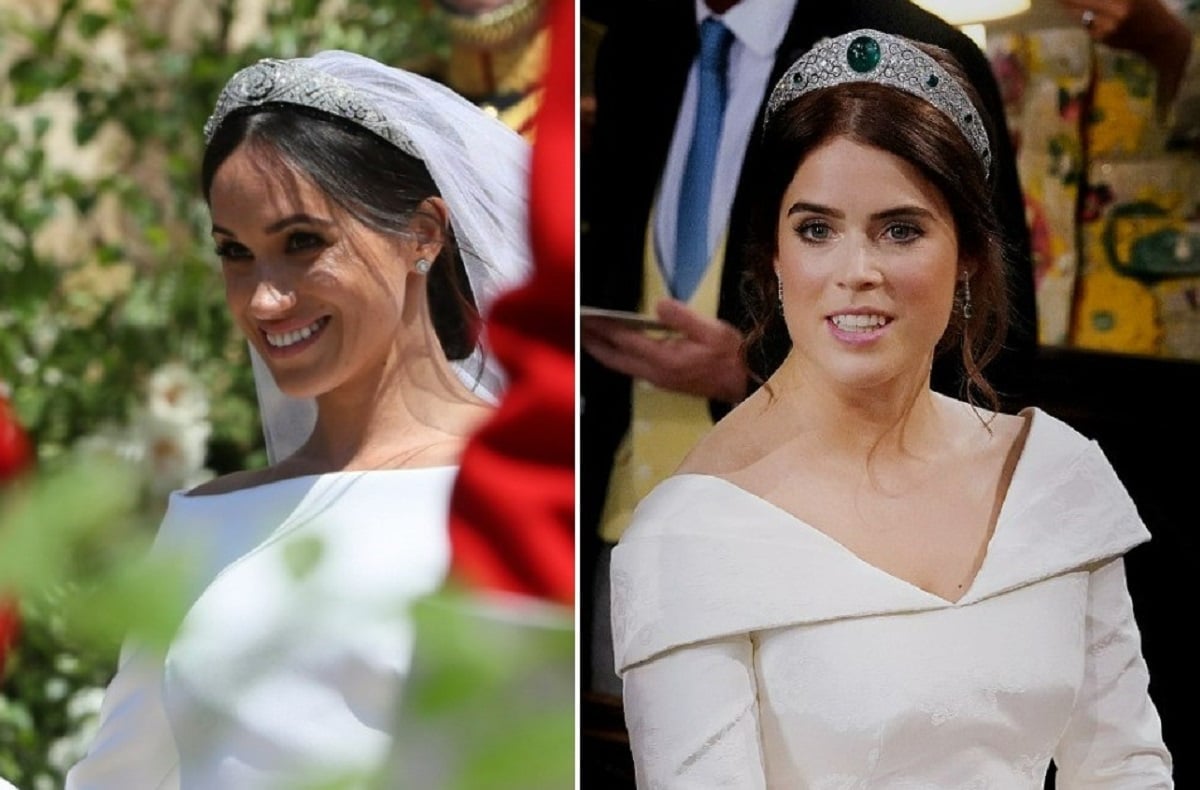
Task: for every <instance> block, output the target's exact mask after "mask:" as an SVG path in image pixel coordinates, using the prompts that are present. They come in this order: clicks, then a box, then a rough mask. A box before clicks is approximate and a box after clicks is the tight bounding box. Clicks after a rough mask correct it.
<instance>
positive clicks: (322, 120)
mask: <svg viewBox="0 0 1200 790" xmlns="http://www.w3.org/2000/svg"><path fill="white" fill-rule="evenodd" d="M244 142H250V143H252V144H255V145H265V146H266V147H267V148H268V149H270V150H271V151H273V152H274V153H277V154H278V155H279V156H281V157H282V158H283V160H284V161H286V162H288V163H290V164H291V165H293V166H295V167H297V168H299V170H300V171H301V172H303V173H305V174H306V175H307V176H308V177H309V178H311V179H312V181H313V183H314V184H316V185H317V187H318V188H319V189H320V190H321V191H322V192H324V193H325V194H326V195H327V196H329V197H330V198H331V199H332V200H333V201H334V202H335V203H337V204H338V205H339V206H341V208H342V209H343V210H345V211H346V212H347V213H349V214H350V215H351V216H353V217H354V218H355V219H357V220H358V221H359V222H361V223H363V224H364V225H366V226H367V227H369V228H372V229H374V230H376V231H379V232H381V233H402V232H404V231H406V230H407V229H408V226H409V222H410V220H411V219H412V216H413V214H414V213H415V212H416V211H418V209H419V207H420V205H421V203H422V202H423V201H424V200H425V199H426V198H430V197H440V194H439V192H438V188H437V184H436V183H435V182H434V180H433V176H431V175H430V173H429V169H428V168H427V167H426V166H425V163H424V162H422V161H421V160H419V159H417V158H416V157H414V156H410V155H409V154H407V153H405V152H403V151H401V150H400V149H399V148H397V147H396V146H395V145H393V144H391V143H389V142H388V141H386V140H384V139H383V138H382V137H379V136H377V135H376V134H374V133H373V132H370V131H368V130H366V129H363V128H362V127H360V126H357V125H356V124H353V123H350V122H349V121H345V120H342V119H341V118H337V117H334V116H332V115H328V114H326V113H323V112H320V111H318V110H310V109H308V108H302V107H297V106H293V105H272V104H266V105H262V106H259V107H253V108H248V109H246V110H244V111H241V112H237V113H232V114H230V115H229V116H228V117H227V118H226V119H225V121H224V122H223V123H222V124H221V126H220V128H219V129H217V132H216V134H214V135H213V138H212V140H211V141H210V142H209V144H208V147H207V148H206V149H205V151H204V162H203V165H202V167H201V188H202V189H203V192H204V199H205V200H208V199H209V193H210V191H211V189H212V182H213V178H214V177H215V176H216V172H217V169H218V168H219V167H220V166H221V164H222V163H223V162H224V161H225V160H226V159H227V158H228V157H229V155H230V154H232V153H233V152H234V151H235V150H236V149H237V148H238V147H239V146H240V145H242V143H244ZM443 230H444V233H443V243H442V250H441V252H440V253H439V254H438V257H437V259H436V260H435V261H433V267H432V268H431V269H430V270H429V274H428V276H427V282H426V293H427V296H428V299H429V315H430V319H431V321H432V322H433V328H434V331H435V332H436V333H437V337H438V341H439V342H440V344H441V346H442V350H443V352H444V353H445V354H446V358H447V359H450V360H457V359H464V358H466V357H467V356H468V355H469V354H470V353H471V351H472V349H473V348H474V347H475V341H476V335H477V327H478V322H479V315H478V312H477V310H476V307H475V300H474V295H473V294H472V293H471V287H470V281H469V280H468V278H467V274H466V270H465V268H464V266H463V261H462V256H461V255H460V254H459V252H458V247H457V245H456V244H455V243H454V236H453V232H452V230H451V228H449V227H446V228H444V229H443Z"/></svg>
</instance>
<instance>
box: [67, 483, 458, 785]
mask: <svg viewBox="0 0 1200 790" xmlns="http://www.w3.org/2000/svg"><path fill="white" fill-rule="evenodd" d="M456 472H457V468H456V467H437V468H428V469H408V470H390V471H370V472H340V473H334V474H326V475H319V476H308V477H300V478H294V479H289V480H283V481H278V482H274V483H269V484H265V485H261V486H257V487H253V488H248V489H244V490H240V491H235V492H231V493H226V494H218V495H211V496H199V497H193V496H186V495H184V494H182V493H176V494H173V495H172V496H171V499H170V503H169V507H168V509H167V514H166V517H165V519H164V521H163V525H162V527H161V529H160V533H159V537H158V540H157V542H156V545H155V551H156V552H172V551H182V552H183V554H184V556H187V557H191V558H197V559H198V561H199V566H198V568H197V569H196V574H195V576H194V578H191V579H189V583H190V584H191V585H192V586H191V592H192V594H193V596H194V603H193V604H192V606H191V608H190V609H189V611H188V613H187V615H186V617H185V619H184V621H183V624H182V626H181V629H180V631H179V633H178V635H177V637H176V638H175V639H174V640H173V642H172V643H171V646H170V648H169V650H168V651H167V654H166V656H165V660H164V659H163V658H161V657H159V656H156V655H154V654H152V653H150V652H149V651H147V650H144V649H140V648H138V647H136V646H132V645H130V646H126V648H125V650H124V651H123V653H122V658H121V662H120V666H119V669H118V671H117V674H116V676H115V678H114V679H113V681H112V683H111V685H110V686H109V688H108V690H107V693H106V695H105V698H104V703H103V708H102V710H101V714H100V716H101V721H100V727H99V733H98V735H97V737H96V739H95V741H94V742H93V744H92V746H91V749H90V750H89V752H88V754H87V756H86V757H85V758H84V759H83V760H82V761H81V762H80V763H79V764H77V765H76V766H75V767H74V768H73V769H72V770H71V772H70V774H69V775H68V778H67V783H66V787H67V790H217V789H218V788H219V790H265V789H267V788H288V789H289V790H294V789H295V788H302V787H308V786H312V784H313V783H318V782H320V781H321V780H322V779H325V778H330V777H338V776H347V775H355V774H359V775H362V774H363V773H369V772H373V771H377V770H378V769H379V768H380V767H381V766H382V765H383V764H384V762H385V760H386V759H387V756H388V750H389V748H390V746H391V743H390V736H389V732H390V731H391V729H392V727H393V725H394V722H395V716H396V712H397V701H398V693H399V691H400V687H401V684H402V681H403V679H404V677H405V674H406V672H407V671H408V668H409V662H410V660H411V656H412V650H413V645H412V640H413V633H412V623H411V621H410V620H409V619H408V617H407V614H406V605H407V604H409V603H411V602H412V601H414V600H415V599H417V598H419V597H421V596H424V595H426V594H428V593H431V592H433V591H435V590H437V589H438V588H439V587H440V586H441V585H442V583H443V581H444V579H445V576H446V572H447V568H448V564H449V557H450V550H449V539H448V534H447V523H448V513H449V501H450V492H451V488H452V486H453V481H454V479H455V475H456Z"/></svg>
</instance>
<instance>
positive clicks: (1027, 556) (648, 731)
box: [612, 410, 1172, 790]
mask: <svg viewBox="0 0 1200 790" xmlns="http://www.w3.org/2000/svg"><path fill="white" fill-rule="evenodd" d="M1032 420H1033V423H1032V425H1031V427H1030V430H1029V435H1028V438H1027V441H1026V445H1025V448H1024V450H1023V452H1022V454H1021V458H1020V460H1019V462H1018V464H1017V467H1016V470H1015V472H1014V475H1013V478H1012V482H1011V484H1010V487H1009V490H1008V492H1007V494H1006V497H1005V500H1004V503H1003V506H1002V509H1001V512H1000V515H999V518H998V521H997V524H996V527H995V531H994V533H993V536H992V538H991V541H990V543H989V544H988V548H987V553H986V557H985V559H984V561H983V564H982V566H981V568H980V570H979V573H978V575H977V576H976V578H975V580H974V582H973V583H972V584H971V586H970V588H969V589H968V590H967V592H966V594H965V595H964V596H963V597H962V598H961V599H960V600H959V601H958V602H956V603H951V602H949V601H946V600H944V599H942V598H939V597H938V596H936V595H933V594H931V593H928V592H926V591H924V590H922V589H919V588H917V587H915V586H913V585H912V584H909V583H908V582H905V581H903V580H901V579H898V578H896V577H894V576H891V575H889V574H888V573H885V572H884V571H882V570H880V569H878V568H876V567H874V566H872V565H869V564H868V563H866V562H865V561H863V560H861V559H859V558H858V557H857V556H856V555H854V554H853V553H851V552H850V551H849V550H848V549H846V548H845V547H844V546H842V545H841V544H839V543H837V542H836V541H834V540H833V539H831V538H830V537H828V536H827V535H825V534H824V533H822V532H820V531H819V530H818V529H816V528H815V527H813V526H811V525H809V524H806V523H804V522H802V521H800V520H798V519H797V518H795V517H794V516H792V515H791V514H789V513H788V512H786V511H784V510H781V509H780V508H777V507H776V506H774V505H772V504H770V503H768V502H767V501H765V500H763V499H761V498H758V497H756V496H754V495H752V494H750V493H748V492H746V491H745V490H743V489H741V488H739V487H737V486H735V485H733V484H732V483H730V482H727V481H725V480H722V479H719V478H716V477H709V476H703V475H680V476H677V477H673V478H670V479H668V480H667V481H665V482H664V483H662V484H661V485H660V486H659V487H658V488H657V489H655V491H654V492H652V493H651V494H650V496H649V497H647V498H646V499H645V500H644V501H643V503H642V504H641V506H640V507H639V509H638V511H637V513H636V516H635V519H634V523H633V525H632V526H631V527H630V529H629V530H628V531H627V532H626V533H625V535H624V537H623V538H622V540H621V543H620V544H619V545H618V546H617V548H616V549H615V550H614V553H613V572H612V586H613V628H614V644H615V647H616V665H617V670H618V672H619V673H621V674H622V676H623V678H624V702H625V714H626V720H627V724H628V727H629V731H630V737H631V740H632V746H633V753H634V758H635V762H636V767H637V776H638V786H639V788H643V790H652V789H654V788H719V787H728V788H738V789H739V790H754V789H755V788H788V789H789V790H793V789H794V790H800V789H801V788H804V789H808V790H858V789H860V788H889V789H893V788H894V789H896V790H899V789H900V788H903V789H904V790H917V789H918V788H920V789H921V790H935V789H936V790H946V789H947V788H955V790H968V789H971V790H979V789H982V788H994V789H995V790H1020V789H1021V788H1027V790H1040V788H1041V787H1042V784H1043V780H1044V778H1045V775H1046V771H1047V767H1048V764H1049V762H1050V760H1051V759H1052V758H1053V759H1054V761H1055V763H1056V765H1057V767H1058V776H1057V783H1058V784H1057V786H1058V787H1059V788H1084V787H1086V788H1123V789H1124V790H1134V789H1136V790H1149V789H1150V788H1170V787H1172V780H1171V757H1170V755H1169V754H1168V753H1167V750H1166V748H1165V747H1164V745H1163V742H1162V736H1161V726H1160V722H1159V718H1158V714H1157V711H1156V710H1155V708H1154V706H1153V704H1152V702H1151V700H1150V697H1149V694H1148V675H1147V669H1146V665H1145V663H1144V661H1143V660H1142V656H1141V649H1140V636H1139V633H1138V629H1137V625H1136V623H1135V621H1134V616H1133V608H1132V604H1131V601H1130V597H1129V594H1128V592H1127V589H1126V585H1125V575H1124V564H1123V560H1122V559H1121V558H1122V555H1123V554H1124V553H1125V552H1126V551H1128V550H1129V549H1130V548H1132V547H1133V546H1135V545H1137V544H1139V543H1141V542H1143V541H1145V540H1147V539H1148V538H1149V535H1148V533H1147V531H1146V529H1145V527H1144V525H1143V524H1142V521H1141V519H1140V518H1139V516H1138V514H1137V511H1136V508H1135V506H1134V504H1133V502H1132V501H1131V500H1130V498H1129V496H1128V494H1127V493H1126V491H1125V489H1124V487H1123V486H1122V484H1121V483H1120V481H1119V480H1118V479H1117V477H1116V475H1115V473H1114V472H1113V470H1112V468H1111V466H1110V465H1109V464H1108V461H1107V460H1106V459H1105V457H1104V455H1103V453H1102V451H1101V450H1100V448H1099V447H1098V446H1097V445H1096V444H1095V443H1093V442H1089V441H1088V440H1087V439H1085V438H1084V437H1082V436H1081V435H1079V434H1078V433H1076V432H1075V431H1074V430H1073V429H1072V428H1070V427H1069V426H1067V425H1066V424H1065V423H1062V422H1061V421H1059V420H1057V419H1055V418H1053V417H1051V416H1049V415H1048V414H1045V413H1044V412H1040V411H1036V410H1034V413H1033V415H1032Z"/></svg>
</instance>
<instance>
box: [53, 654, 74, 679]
mask: <svg viewBox="0 0 1200 790" xmlns="http://www.w3.org/2000/svg"><path fill="white" fill-rule="evenodd" d="M54 668H55V670H57V671H58V672H60V673H62V674H64V675H74V674H75V673H76V672H77V671H78V670H79V659H78V658H77V657H76V656H73V655H71V654H70V653H59V654H58V658H56V659H54Z"/></svg>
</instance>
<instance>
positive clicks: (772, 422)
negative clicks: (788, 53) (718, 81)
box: [612, 30, 1172, 790]
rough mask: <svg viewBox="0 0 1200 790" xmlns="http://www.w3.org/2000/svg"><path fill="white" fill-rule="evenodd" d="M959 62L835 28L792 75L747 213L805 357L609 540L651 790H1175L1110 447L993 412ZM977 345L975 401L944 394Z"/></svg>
mask: <svg viewBox="0 0 1200 790" xmlns="http://www.w3.org/2000/svg"><path fill="white" fill-rule="evenodd" d="M966 86H967V83H966V82H965V80H962V79H959V78H958V71H957V69H956V67H955V65H954V63H953V62H952V60H950V58H949V56H948V55H946V54H945V53H943V52H941V51H939V50H936V49H934V48H929V47H924V46H918V45H915V44H914V43H913V42H910V41H907V40H905V39H900V38H897V37H893V36H889V35H886V34H883V33H879V32H877V31H869V30H864V31H856V32H853V33H849V34H846V35H844V36H840V37H838V38H836V39H830V40H825V41H823V42H821V43H819V44H818V45H816V46H815V47H814V48H813V50H812V51H811V52H809V53H808V54H806V55H805V56H803V57H802V58H800V59H799V60H798V61H797V62H796V63H795V64H793V66H792V67H791V69H790V70H789V71H788V73H787V74H785V76H784V77H783V78H782V79H781V80H780V82H779V83H778V84H777V86H776V87H775V89H774V92H773V94H772V97H771V99H770V102H769V104H768V111H767V119H766V122H765V128H764V131H763V141H762V144H763V146H764V156H763V157H762V160H763V162H765V163H766V166H765V169H764V171H763V172H761V173H759V174H758V175H759V179H760V180H759V182H758V183H759V184H760V189H759V190H758V192H757V199H758V200H759V201H760V205H759V206H758V211H757V214H755V215H754V216H755V220H754V221H755V222H756V224H755V226H754V227H753V228H752V230H751V234H750V236H751V239H752V241H753V243H754V250H755V253H756V255H755V257H756V259H757V266H758V268H757V270H756V271H755V273H754V286H755V287H756V288H757V291H758V295H759V297H760V299H759V301H760V303H761V308H762V309H761V310H760V326H759V330H760V331H759V332H758V333H757V335H754V334H752V336H751V341H750V342H753V340H754V337H755V336H761V329H762V325H763V324H765V323H766V322H769V321H773V320H783V321H785V323H786V326H787V330H788V333H789V334H790V336H791V339H792V349H791V352H790V354H789V356H788V357H787V360H786V361H785V362H784V364H783V365H782V366H781V367H780V368H779V370H778V371H777V372H776V373H775V374H774V375H773V376H771V378H770V379H768V380H767V381H766V382H765V383H764V385H763V387H762V388H761V389H759V390H758V392H756V393H755V394H754V395H752V396H751V397H750V398H748V399H747V400H746V401H745V402H744V403H743V404H742V405H741V406H739V407H738V408H737V409H735V410H734V411H733V412H732V413H730V415H729V416H728V417H727V418H725V419H724V420H723V421H721V422H720V423H719V424H718V425H717V426H716V427H715V428H714V429H713V430H712V432H711V433H710V434H709V435H708V436H707V437H706V438H705V439H703V440H702V441H701V442H700V444H699V445H698V446H697V447H696V448H695V449H694V451H693V452H692V453H691V455H690V456H689V458H688V459H687V460H686V461H685V462H684V464H683V466H682V468H681V469H680V470H679V471H678V472H677V474H676V475H675V476H673V477H671V478H669V479H668V480H666V481H665V482H664V483H662V484H661V485H660V486H659V487H658V488H657V489H655V490H654V491H653V492H652V493H651V494H650V495H649V496H648V497H647V498H646V499H645V500H644V501H643V502H642V503H641V505H640V507H639V508H638V511H637V515H636V517H635V520H634V523H633V525H632V526H631V527H630V529H629V531H628V532H627V533H626V534H625V536H624V538H623V539H622V541H621V543H620V545H619V546H618V547H617V548H616V550H615V552H614V555H613V571H612V587H613V629H614V643H615V645H616V663H617V670H618V672H619V673H620V674H621V675H622V677H623V679H624V703H625V712H626V719H627V723H628V727H629V731H630V737H631V742H632V746H633V753H634V758H635V762H636V767H637V776H638V784H639V787H642V788H711V787H737V788H740V789H744V790H753V788H767V787H769V788H839V790H847V789H849V788H940V789H944V788H998V789H1003V790H1017V788H1025V789H1026V790H1036V789H1040V788H1041V787H1042V786H1043V781H1044V779H1045V777H1046V774H1047V771H1048V767H1049V764H1050V762H1051V760H1053V761H1054V763H1055V764H1056V767H1057V782H1058V787H1060V788H1061V787H1066V788H1074V787H1088V788H1099V787H1105V788H1139V790H1144V789H1145V788H1169V787H1171V786H1172V780H1171V758H1170V755H1169V754H1168V752H1167V750H1166V748H1165V747H1164V745H1163V741H1162V737H1161V732H1160V723H1159V719H1158V716H1157V713H1156V711H1155V708H1154V706H1153V704H1152V702H1151V700H1150V697H1149V693H1148V673H1147V668H1146V665H1145V663H1144V661H1143V660H1142V656H1141V652H1140V644H1139V634H1138V630H1137V626H1136V624H1135V621H1134V617H1133V609H1132V603H1131V601H1130V597H1129V595H1128V592H1127V589H1126V585H1125V575H1124V567H1123V560H1122V555H1123V554H1124V553H1125V552H1126V551H1128V550H1129V549H1130V548H1132V547H1133V546H1135V545H1137V544H1139V543H1141V542H1143V541H1145V540H1146V539H1148V535H1147V532H1146V530H1145V527H1144V526H1143V524H1142V522H1141V520H1140V518H1139V517H1138V514H1137V511H1136V509H1135V507H1134V505H1133V503H1132V502H1131V501H1130V499H1129V497H1128V495H1127V494H1126V492H1125V489H1124V487H1123V486H1122V485H1121V483H1120V481H1119V480H1118V479H1117V478H1116V476H1115V474H1114V473H1113V471H1112V469H1111V467H1110V466H1109V464H1108V462H1107V461H1106V460H1105V458H1104V455H1103V453H1102V452H1101V451H1100V449H1099V448H1098V447H1097V445H1095V444H1094V443H1093V442H1090V441H1088V440H1087V439H1085V438H1084V437H1082V436H1080V435H1079V434H1078V433H1076V432H1075V431H1074V430H1073V429H1071V428H1070V427H1068V426H1067V425H1066V424H1064V423H1063V422H1061V421H1059V420H1057V419H1055V418H1054V417H1052V416H1050V415H1049V414H1046V413H1044V412H1042V411H1039V410H1037V409H1030V410H1026V411H1023V412H1021V413H1020V414H1006V413H1001V412H1000V411H999V410H998V405H997V404H998V401H997V398H996V394H995V393H994V391H993V390H992V389H991V387H989V386H988V384H987V382H986V380H985V379H984V378H983V376H982V373H981V370H982V368H983V367H984V365H985V364H986V363H987V361H988V359H989V358H990V357H991V355H993V354H994V353H995V350H996V349H997V348H998V347H999V344H1001V343H1002V342H1003V336H1004V328H1005V323H1006V319H1005V311H1006V309H1007V306H1006V300H1005V294H1004V287H1003V282H1004V272H1003V267H1004V260H1003V252H1002V244H1001V241H1000V240H999V238H998V236H997V231H996V228H997V224H996V222H995V217H994V214H993V211H992V208H991V204H990V202H989V197H988V195H989V192H988V171H989V163H990V161H991V153H990V145H989V137H988V134H987V131H986V123H985V122H984V120H983V119H981V118H980V115H979V112H978V110H977V109H975V108H976V107H978V106H979V105H978V102H974V101H973V94H972V93H971V91H970V89H969V88H968V87H966ZM936 353H958V354H961V357H962V360H963V364H964V369H965V370H966V371H967V373H968V376H969V384H968V388H967V391H966V392H967V394H966V397H967V400H966V401H960V400H955V399H952V398H948V397H944V396H941V395H938V394H935V393H934V392H933V391H932V390H931V389H930V383H929V376H930V367H931V363H932V360H933V357H934V355H935V354H936Z"/></svg>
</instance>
